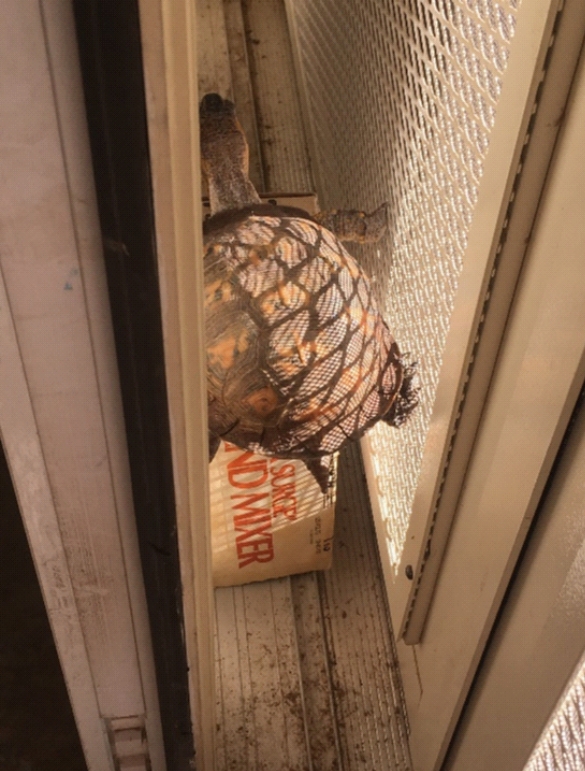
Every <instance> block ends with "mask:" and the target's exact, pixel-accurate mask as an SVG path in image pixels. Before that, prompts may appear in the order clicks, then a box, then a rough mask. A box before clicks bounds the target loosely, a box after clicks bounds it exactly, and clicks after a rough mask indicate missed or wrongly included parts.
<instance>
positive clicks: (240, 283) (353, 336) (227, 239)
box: [204, 205, 402, 459]
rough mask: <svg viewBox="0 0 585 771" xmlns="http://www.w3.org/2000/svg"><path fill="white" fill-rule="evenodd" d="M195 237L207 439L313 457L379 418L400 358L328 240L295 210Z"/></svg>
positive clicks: (250, 211)
mask: <svg viewBox="0 0 585 771" xmlns="http://www.w3.org/2000/svg"><path fill="white" fill-rule="evenodd" d="M204 241H205V292H206V297H205V314H206V335H207V387H208V401H209V428H210V433H211V434H212V435H215V436H222V437H224V438H226V439H228V440H229V441H231V442H233V443H234V444H236V445H238V446H240V447H244V448H247V449H250V450H252V451H254V452H260V453H264V454H269V455H275V456H278V457H286V458H302V459H306V458H311V457H313V458H315V457H320V456H323V455H328V454H330V453H332V452H335V451H336V450H338V449H339V448H340V447H341V446H342V445H343V444H345V442H347V441H349V440H353V439H357V438H358V437H359V436H361V435H362V434H363V433H364V431H365V430H366V429H367V428H369V427H370V426H371V425H372V424H373V423H375V422H376V421H377V420H378V419H379V418H380V417H382V416H383V415H384V414H385V413H386V412H387V411H388V410H389V408H390V406H391V404H392V402H393V400H394V398H395V396H396V394H397V392H398V391H399V389H400V386H401V382H402V365H401V361H400V352H399V350H398V347H397V345H396V343H395V342H394V339H393V337H392V335H391V333H390V330H389V329H388V327H387V326H386V324H385V322H384V320H383V319H382V317H381V315H380V312H379V309H378V305H377V302H376V299H375V297H374V295H373V292H372V287H371V285H370V282H369V280H368V278H367V276H366V274H365V273H364V271H363V270H362V269H361V268H360V266H359V265H358V264H357V263H356V261H355V260H354V259H353V258H352V257H351V256H350V255H349V254H348V253H347V251H346V250H345V249H344V248H343V246H342V245H341V244H340V242H339V241H338V240H337V239H336V238H335V236H334V235H333V234H332V233H330V232H329V231H328V230H326V229H325V228H323V227H321V226H320V225H319V224H317V223H316V222H314V221H312V220H311V219H310V217H309V216H308V215H307V214H305V213H304V212H302V211H300V210H291V209H283V208H279V207H273V206H269V205H256V206H251V207H247V208H245V209H242V210H238V211H237V212H227V213H226V212H223V213H221V214H218V215H216V216H215V217H212V218H211V220H209V221H208V223H207V225H206V233H205V239H204Z"/></svg>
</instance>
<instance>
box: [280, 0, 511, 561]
mask: <svg viewBox="0 0 585 771" xmlns="http://www.w3.org/2000/svg"><path fill="white" fill-rule="evenodd" d="M519 2H520V0H502V2H500V3H498V2H495V0H288V8H289V14H290V19H291V27H292V30H293V35H294V36H295V37H296V41H295V42H296V48H297V52H298V60H299V61H298V63H299V70H300V78H301V88H302V91H303V93H304V97H305V99H306V106H307V111H308V116H307V117H308V120H309V124H310V130H311V133H312V146H313V156H314V157H313V163H314V170H315V173H316V177H317V183H318V193H319V198H320V202H321V205H322V206H323V207H327V208H329V207H341V206H344V207H358V208H365V209H368V208H369V209H373V208H375V207H376V206H378V205H379V204H380V203H381V202H382V201H388V202H389V204H390V218H391V227H390V232H389V236H388V238H387V239H386V240H385V241H384V242H381V243H379V244H377V245H376V246H373V247H371V246H363V247H359V248H358V247H356V248H354V247H352V249H351V251H352V252H353V253H354V254H355V255H356V256H357V258H358V259H359V261H360V262H361V264H362V265H363V266H364V267H365V269H366V270H367V271H368V272H369V274H370V275H371V276H372V278H373V279H374V280H375V282H376V286H377V291H378V294H379V297H380V300H381V304H382V307H383V311H384V315H385V318H386V320H387V321H388V323H389V325H390V328H391V330H392V332H393V334H394V336H395V337H396V340H397V341H398V344H399V346H400V348H401V349H402V350H403V351H409V352H410V353H411V355H412V356H413V357H414V358H415V359H417V360H418V361H419V365H420V381H421V386H422V391H421V397H422V398H421V407H420V408H419V409H418V410H417V411H416V413H415V416H414V418H413V419H412V420H411V422H410V423H409V424H408V425H407V426H405V427H404V428H402V429H401V430H400V431H394V430H393V429H391V428H389V427H387V426H385V425H378V426H376V428H375V429H373V430H372V431H371V432H370V435H369V437H370V445H371V448H372V453H373V463H374V467H375V470H376V474H377V479H378V487H379V490H378V492H379V497H380V508H381V511H382V513H383V518H384V524H385V528H386V531H387V541H388V548H389V550H390V557H391V561H392V563H393V564H394V566H395V567H397V565H398V563H399V560H400V554H401V552H402V546H403V543H404V539H405V535H406V529H407V526H408V521H409V517H410V512H411V509H412V501H413V497H414V492H415V488H416V484H417V480H418V475H419V470H420V465H421V459H422V452H423V447H424V441H425V436H426V432H427V429H428V425H429V421H430V417H431V412H432V407H433V403H434V397H435V392H436V387H437V381H438V377H439V370H440V366H441V358H442V352H443V349H444V345H445V340H446V336H447V331H448V328H449V319H450V316H451V311H452V308H453V303H454V296H455V290H456V287H457V280H458V276H459V273H460V270H461V266H462V263H463V260H464V258H465V252H466V244H467V235H468V231H469V226H470V223H471V221H472V218H473V214H474V207H475V204H476V201H477V195H478V186H479V183H480V179H481V175H482V169H483V161H484V158H485V155H486V151H487V148H488V145H489V137H490V131H491V128H492V126H493V123H494V118H495V113H496V108H497V102H498V98H499V94H500V91H501V85H502V77H503V74H504V72H505V69H506V64H507V60H508V50H509V43H510V40H511V38H512V36H513V33H514V28H515V15H516V10H517V8H518V6H519Z"/></svg>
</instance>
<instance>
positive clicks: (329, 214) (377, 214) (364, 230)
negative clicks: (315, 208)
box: [313, 203, 388, 244]
mask: <svg viewBox="0 0 585 771" xmlns="http://www.w3.org/2000/svg"><path fill="white" fill-rule="evenodd" d="M313 217H314V219H315V220H316V221H317V222H318V223H319V224H320V225H322V226H323V227H324V228H327V230H330V231H331V232H332V233H333V234H334V235H336V236H337V238H338V239H339V240H340V241H355V242H357V243H360V244H373V243H375V242H376V241H379V240H380V239H381V238H382V236H383V235H384V234H385V233H386V231H387V230H388V204H387V203H383V204H382V205H381V206H379V207H378V208H377V209H376V211H374V212H372V213H371V214H366V212H363V211H359V210H358V209H332V210H330V211H322V212H317V214H315V215H313Z"/></svg>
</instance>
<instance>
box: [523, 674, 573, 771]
mask: <svg viewBox="0 0 585 771" xmlns="http://www.w3.org/2000/svg"><path fill="white" fill-rule="evenodd" d="M583 768H585V662H582V663H581V666H580V667H579V670H578V672H577V674H576V675H575V677H574V678H573V680H572V682H571V684H570V686H569V689H568V691H567V693H566V695H565V697H564V699H563V700H562V701H561V703H560V705H559V706H558V708H557V709H556V711H555V713H554V715H553V717H552V719H551V721H550V723H549V725H548V726H547V728H546V729H545V731H544V732H543V735H542V736H541V738H540V740H539V741H538V744H537V745H536V747H535V749H534V752H533V753H532V756H531V757H530V759H529V761H528V763H527V764H526V766H525V767H524V771H582V769H583Z"/></svg>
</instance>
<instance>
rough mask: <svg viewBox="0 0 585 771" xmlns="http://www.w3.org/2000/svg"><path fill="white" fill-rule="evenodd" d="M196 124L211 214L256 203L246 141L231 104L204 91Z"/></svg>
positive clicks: (256, 195)
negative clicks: (198, 127)
mask: <svg viewBox="0 0 585 771" xmlns="http://www.w3.org/2000/svg"><path fill="white" fill-rule="evenodd" d="M199 123H200V136H201V167H202V170H203V173H204V174H205V177H206V178H207V183H208V185H209V202H210V205H211V213H212V214H216V213H217V212H219V211H224V210H225V209H239V208H241V207H242V206H246V205H248V204H252V203H258V202H259V201H260V197H259V196H258V193H257V192H256V190H255V188H254V186H253V185H252V183H251V182H250V180H249V178H248V143H247V141H246V136H245V134H244V131H243V129H242V127H241V126H240V123H239V121H238V119H237V117H236V108H235V106H234V103H233V102H230V100H229V99H223V98H222V97H221V96H220V95H219V94H206V95H205V96H204V97H203V99H202V100H201V103H200V105H199Z"/></svg>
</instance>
